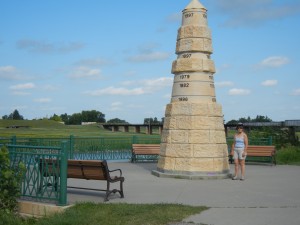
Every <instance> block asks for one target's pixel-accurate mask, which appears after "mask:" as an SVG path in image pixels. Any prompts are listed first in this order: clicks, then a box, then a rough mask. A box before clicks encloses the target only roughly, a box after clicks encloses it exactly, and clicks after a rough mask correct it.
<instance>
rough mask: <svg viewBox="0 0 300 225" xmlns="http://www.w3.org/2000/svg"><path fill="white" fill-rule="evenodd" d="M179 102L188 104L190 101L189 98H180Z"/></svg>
mask: <svg viewBox="0 0 300 225" xmlns="http://www.w3.org/2000/svg"><path fill="white" fill-rule="evenodd" d="M178 100H179V101H180V102H187V101H188V100H189V98H188V97H180V98H178Z"/></svg>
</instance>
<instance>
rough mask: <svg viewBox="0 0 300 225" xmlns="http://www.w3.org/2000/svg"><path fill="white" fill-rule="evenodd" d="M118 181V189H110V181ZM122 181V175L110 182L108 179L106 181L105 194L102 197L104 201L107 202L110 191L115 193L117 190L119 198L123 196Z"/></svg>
mask: <svg viewBox="0 0 300 225" xmlns="http://www.w3.org/2000/svg"><path fill="white" fill-rule="evenodd" d="M118 181H119V182H120V190H117V189H113V190H110V183H114V182H118ZM123 182H124V177H120V178H118V179H117V180H114V181H112V182H110V181H107V185H106V186H107V188H106V195H105V198H104V201H105V202H107V201H108V200H109V199H108V196H109V195H110V194H111V193H116V192H119V193H120V195H121V198H124V192H123Z"/></svg>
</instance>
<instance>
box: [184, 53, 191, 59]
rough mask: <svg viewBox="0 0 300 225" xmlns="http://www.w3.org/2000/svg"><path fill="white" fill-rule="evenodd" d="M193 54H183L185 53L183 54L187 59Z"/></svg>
mask: <svg viewBox="0 0 300 225" xmlns="http://www.w3.org/2000/svg"><path fill="white" fill-rule="evenodd" d="M191 56H192V54H190V53H189V54H183V55H182V57H183V58H186V59H188V58H191Z"/></svg>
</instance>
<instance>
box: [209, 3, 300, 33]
mask: <svg viewBox="0 0 300 225" xmlns="http://www.w3.org/2000/svg"><path fill="white" fill-rule="evenodd" d="M213 3H215V4H216V6H214V7H215V8H218V9H219V10H220V11H222V13H223V14H227V21H226V22H225V23H224V25H225V26H228V27H241V26H247V27H249V26H250V27H254V26H261V25H263V24H264V23H265V22H268V21H272V20H278V19H284V18H288V17H290V16H293V15H297V14H299V13H300V4H299V3H298V2H296V1H295V2H284V3H282V4H278V3H277V2H276V1H274V0H252V1H246V0H231V1H230V4H228V0H218V1H214V2H213Z"/></svg>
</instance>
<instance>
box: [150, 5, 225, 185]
mask: <svg viewBox="0 0 300 225" xmlns="http://www.w3.org/2000/svg"><path fill="white" fill-rule="evenodd" d="M212 53H213V49H212V38H211V31H210V29H209V27H208V23H207V10H206V9H205V8H204V7H203V5H202V4H201V3H200V2H198V0H192V1H191V3H190V4H189V5H188V6H187V7H186V8H185V9H184V10H183V13H182V25H181V27H180V28H179V30H178V36H177V44H176V54H177V59H176V60H175V61H174V62H173V65H172V73H173V74H174V83H173V90H172V98H171V103H170V104H168V105H167V106H166V111H165V120H164V129H163V133H162V139H161V153H160V157H159V161H158V165H157V171H156V172H154V174H155V175H158V176H162V175H168V176H174V177H178V176H181V177H183V178H185V177H187V178H199V179H202V178H203V179H204V178H210V177H211V178H225V177H228V175H229V164H228V151H227V144H226V138H225V131H224V122H223V113H222V107H221V105H219V104H217V102H216V95H215V85H214V73H215V65H214V62H213V60H211V57H210V56H211V54H212Z"/></svg>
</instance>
